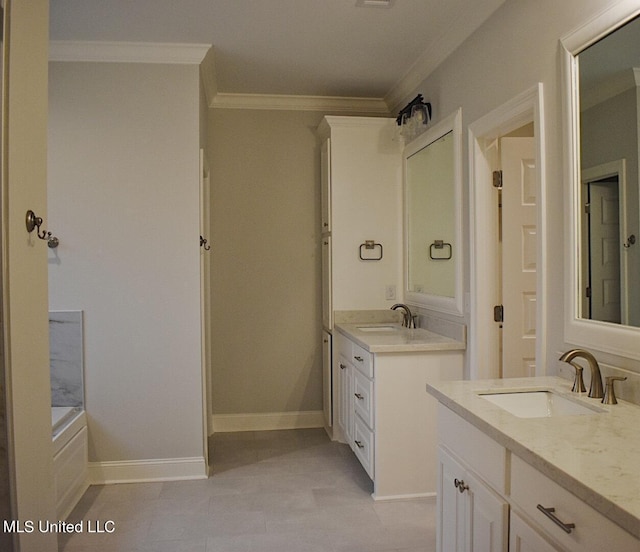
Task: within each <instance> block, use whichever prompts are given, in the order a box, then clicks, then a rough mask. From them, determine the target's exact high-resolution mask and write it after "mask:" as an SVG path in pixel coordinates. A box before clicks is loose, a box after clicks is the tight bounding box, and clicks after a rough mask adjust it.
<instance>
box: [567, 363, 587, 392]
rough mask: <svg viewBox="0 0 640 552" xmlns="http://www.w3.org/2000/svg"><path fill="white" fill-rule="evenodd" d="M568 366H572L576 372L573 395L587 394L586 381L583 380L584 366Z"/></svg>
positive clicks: (572, 389)
mask: <svg viewBox="0 0 640 552" xmlns="http://www.w3.org/2000/svg"><path fill="white" fill-rule="evenodd" d="M568 364H571V366H573V368H574V370H575V371H576V375H575V378H574V379H573V387H572V388H571V391H572V392H573V393H585V392H586V391H587V388H586V387H585V386H584V379H582V371H583V368H582V366H580V365H578V364H576V363H575V362H569V363H568Z"/></svg>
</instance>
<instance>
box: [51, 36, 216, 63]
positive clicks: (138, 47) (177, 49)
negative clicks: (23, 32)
mask: <svg viewBox="0 0 640 552" xmlns="http://www.w3.org/2000/svg"><path fill="white" fill-rule="evenodd" d="M210 48H211V44H177V43H176V44H171V43H164V42H101V41H77V40H52V41H51V42H50V43H49V61H89V62H112V63H176V64H186V65H199V64H200V63H201V62H202V60H203V59H204V58H205V56H206V55H207V52H208V51H209V49H210Z"/></svg>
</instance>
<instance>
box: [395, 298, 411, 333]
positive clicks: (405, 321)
mask: <svg viewBox="0 0 640 552" xmlns="http://www.w3.org/2000/svg"><path fill="white" fill-rule="evenodd" d="M398 309H402V310H403V311H404V312H403V313H402V315H403V316H402V325H403V326H405V327H407V328H410V327H411V326H412V325H413V327H414V328H415V327H416V323H415V320H414V319H413V315H412V314H411V310H410V309H409V307H407V305H405V304H403V303H396V304H395V305H393V307H391V310H398Z"/></svg>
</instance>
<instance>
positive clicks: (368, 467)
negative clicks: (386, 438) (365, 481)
mask: <svg viewBox="0 0 640 552" xmlns="http://www.w3.org/2000/svg"><path fill="white" fill-rule="evenodd" d="M355 418H356V419H355V423H354V428H353V444H352V448H353V452H355V454H356V457H357V458H358V460H360V463H361V464H362V467H363V468H364V469H365V471H366V472H367V474H368V475H369V477H370V478H371V479H374V469H373V439H374V437H373V431H371V430H370V429H369V428H368V427H367V426H366V425H365V423H364V422H363V421H362V420H361V419H360V418H358V416H356V417H355Z"/></svg>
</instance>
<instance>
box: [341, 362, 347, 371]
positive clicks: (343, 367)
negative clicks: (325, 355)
mask: <svg viewBox="0 0 640 552" xmlns="http://www.w3.org/2000/svg"><path fill="white" fill-rule="evenodd" d="M346 367H347V365H346V364H342V362H341V363H340V370H344V369H345V368H346Z"/></svg>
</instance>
